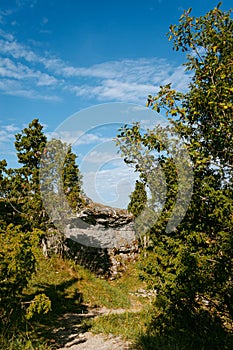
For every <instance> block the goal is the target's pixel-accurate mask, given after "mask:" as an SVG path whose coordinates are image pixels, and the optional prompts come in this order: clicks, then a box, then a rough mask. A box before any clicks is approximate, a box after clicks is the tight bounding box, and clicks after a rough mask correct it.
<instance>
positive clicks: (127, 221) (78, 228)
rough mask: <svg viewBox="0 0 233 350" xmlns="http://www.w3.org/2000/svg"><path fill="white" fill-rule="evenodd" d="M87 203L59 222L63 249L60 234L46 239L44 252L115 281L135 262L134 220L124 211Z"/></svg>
mask: <svg viewBox="0 0 233 350" xmlns="http://www.w3.org/2000/svg"><path fill="white" fill-rule="evenodd" d="M87 202H88V204H87V205H86V206H85V207H84V208H82V209H80V210H79V211H77V212H76V213H72V214H70V215H69V217H68V218H67V217H66V218H65V219H61V222H60V225H59V224H58V226H57V227H62V230H63V234H64V237H63V238H64V239H63V247H62V248H61V239H60V236H59V234H57V235H55V236H54V234H53V235H50V236H49V237H47V239H46V243H47V247H48V249H47V253H48V250H49V249H50V250H51V251H55V252H57V251H62V252H63V253H64V254H65V255H66V256H68V257H71V258H73V259H74V260H75V261H76V262H77V263H79V264H82V265H84V266H85V267H87V268H89V269H90V270H92V271H95V272H96V273H97V274H103V275H106V274H108V275H110V276H111V277H112V278H116V277H117V276H118V275H119V274H121V273H122V272H123V271H124V270H125V268H126V263H127V262H129V261H135V260H137V256H138V240H137V237H136V234H135V230H134V217H133V215H132V214H131V213H129V212H128V211H127V210H125V209H118V208H112V207H109V206H104V205H102V204H99V203H94V202H92V201H91V200H89V201H87V200H86V203H87ZM62 218H64V216H62ZM43 243H44V242H43ZM58 245H59V247H58Z"/></svg>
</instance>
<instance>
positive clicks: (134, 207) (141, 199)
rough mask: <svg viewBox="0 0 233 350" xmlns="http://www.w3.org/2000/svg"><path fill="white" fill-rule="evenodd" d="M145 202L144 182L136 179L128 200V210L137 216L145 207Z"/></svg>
mask: <svg viewBox="0 0 233 350" xmlns="http://www.w3.org/2000/svg"><path fill="white" fill-rule="evenodd" d="M146 202H147V194H146V189H145V184H144V183H143V182H141V181H138V180H136V184H135V189H134V191H133V192H132V194H131V195H130V202H129V205H128V210H129V211H130V212H131V213H132V214H133V215H134V216H138V215H139V214H140V213H141V212H142V210H143V209H144V207H145V204H146Z"/></svg>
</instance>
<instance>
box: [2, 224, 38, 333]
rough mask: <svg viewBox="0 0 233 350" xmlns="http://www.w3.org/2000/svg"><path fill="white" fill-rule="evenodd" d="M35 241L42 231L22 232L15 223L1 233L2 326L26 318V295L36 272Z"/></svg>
mask: <svg viewBox="0 0 233 350" xmlns="http://www.w3.org/2000/svg"><path fill="white" fill-rule="evenodd" d="M35 240H38V232H34V233H31V234H30V233H29V232H22V228H21V227H20V226H14V225H13V224H11V225H9V226H8V227H7V228H6V230H1V232H0V245H1V252H0V280H1V289H0V324H1V326H6V325H8V324H9V323H11V322H12V321H13V322H15V321H20V318H21V316H22V304H21V301H22V292H23V290H24V288H26V286H27V285H28V282H29V280H30V278H31V276H32V274H33V273H34V272H35V264H36V261H35V256H34V254H33V246H34V243H35ZM33 241H34V242H33Z"/></svg>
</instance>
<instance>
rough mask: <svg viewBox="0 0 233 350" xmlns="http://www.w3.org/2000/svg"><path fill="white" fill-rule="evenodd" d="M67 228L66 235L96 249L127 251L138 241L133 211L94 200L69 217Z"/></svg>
mask: <svg viewBox="0 0 233 350" xmlns="http://www.w3.org/2000/svg"><path fill="white" fill-rule="evenodd" d="M64 231H65V232H64V233H65V236H66V237H67V238H70V239H72V240H74V241H76V242H78V243H80V244H83V245H85V246H88V247H94V248H102V249H104V248H108V249H109V248H110V249H112V248H115V249H118V250H126V249H129V248H130V246H131V245H132V244H134V242H135V240H136V236H135V231H134V221H133V215H132V214H130V213H129V212H128V211H127V210H124V209H117V208H112V207H108V206H104V205H101V204H98V203H93V202H92V203H90V204H89V205H88V206H86V207H85V208H84V209H82V210H81V211H79V212H78V213H77V214H76V215H75V216H72V217H70V218H69V219H68V220H67V222H66V225H65V229H64Z"/></svg>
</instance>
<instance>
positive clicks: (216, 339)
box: [133, 310, 233, 350]
mask: <svg viewBox="0 0 233 350" xmlns="http://www.w3.org/2000/svg"><path fill="white" fill-rule="evenodd" d="M133 349H137V350H181V349H182V350H210V349H211V350H232V349H233V332H232V331H230V330H228V329H226V327H224V325H223V320H222V319H220V318H218V317H217V316H213V315H212V316H210V314H209V313H208V312H207V311H205V310H201V311H199V312H198V313H196V314H193V313H192V314H189V313H188V312H187V311H186V312H183V313H179V314H178V313H176V314H173V315H170V316H168V317H167V316H162V315H161V316H160V317H157V318H154V320H153V321H152V322H151V324H149V326H148V328H147V334H143V335H140V337H139V338H138V341H137V342H136V343H135V344H134V347H133Z"/></svg>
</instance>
